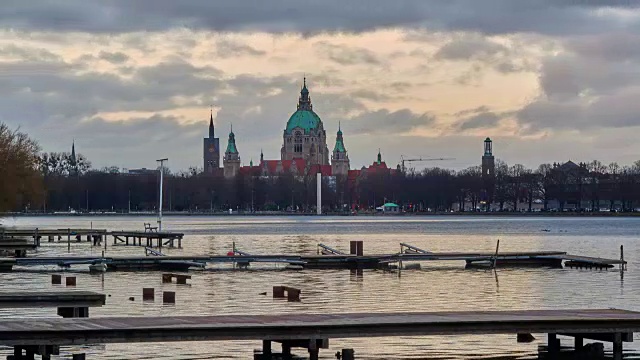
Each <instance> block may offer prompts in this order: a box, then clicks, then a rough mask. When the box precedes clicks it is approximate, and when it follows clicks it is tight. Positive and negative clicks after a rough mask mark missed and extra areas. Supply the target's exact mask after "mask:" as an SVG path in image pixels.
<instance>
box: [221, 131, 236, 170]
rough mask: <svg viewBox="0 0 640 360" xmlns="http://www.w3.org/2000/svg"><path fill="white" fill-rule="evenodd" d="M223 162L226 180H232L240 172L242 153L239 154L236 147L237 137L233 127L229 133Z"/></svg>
mask: <svg viewBox="0 0 640 360" xmlns="http://www.w3.org/2000/svg"><path fill="white" fill-rule="evenodd" d="M222 162H223V166H224V177H225V178H232V177H234V176H236V175H237V174H238V172H239V171H240V153H238V148H237V147H236V135H235V134H234V133H233V127H231V131H230V132H229V140H228V141H227V150H226V151H225V152H224V158H223V159H222Z"/></svg>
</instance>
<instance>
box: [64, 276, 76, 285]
mask: <svg viewBox="0 0 640 360" xmlns="http://www.w3.org/2000/svg"><path fill="white" fill-rule="evenodd" d="M65 281H66V282H67V286H76V277H75V276H69V277H67V278H66V279H65Z"/></svg>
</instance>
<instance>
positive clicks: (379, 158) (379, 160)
mask: <svg viewBox="0 0 640 360" xmlns="http://www.w3.org/2000/svg"><path fill="white" fill-rule="evenodd" d="M380 164H382V154H380V149H379V148H378V165H380Z"/></svg>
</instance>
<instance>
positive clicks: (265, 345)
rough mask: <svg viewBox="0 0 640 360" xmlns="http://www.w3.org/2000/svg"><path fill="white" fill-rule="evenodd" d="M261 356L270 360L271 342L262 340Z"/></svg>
mask: <svg viewBox="0 0 640 360" xmlns="http://www.w3.org/2000/svg"><path fill="white" fill-rule="evenodd" d="M262 355H263V356H264V357H266V358H269V359H270V358H271V340H262Z"/></svg>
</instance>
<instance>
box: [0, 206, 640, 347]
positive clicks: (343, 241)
mask: <svg viewBox="0 0 640 360" xmlns="http://www.w3.org/2000/svg"><path fill="white" fill-rule="evenodd" d="M144 222H152V223H153V222H155V218H152V217H137V216H130V217H126V216H103V217H99V216H91V217H82V216H70V217H60V216H51V217H17V218H4V219H3V220H2V223H3V224H4V225H5V226H21V227H39V228H67V227H70V228H74V227H75V228H80V227H81V228H88V227H93V228H101V229H109V230H142V229H143V223H144ZM163 227H164V230H170V231H180V232H184V233H185V238H184V240H183V242H182V243H183V248H182V249H166V248H163V252H166V253H167V254H169V255H181V254H199V255H204V254H226V253H227V252H228V251H230V250H231V249H232V246H233V244H234V243H235V245H236V247H237V248H238V249H240V250H243V251H246V252H248V253H252V254H315V253H316V251H317V244H318V243H323V244H326V245H329V246H331V247H334V248H337V249H339V250H344V251H346V252H348V250H349V241H351V240H363V241H364V252H365V254H367V253H392V252H398V251H399V249H400V245H399V243H400V242H406V243H409V244H412V245H415V246H417V247H420V248H423V249H426V250H430V251H486V252H491V251H495V246H496V240H498V239H499V240H500V251H542V250H559V251H567V252H569V253H573V254H581V255H588V256H601V257H610V258H618V257H619V256H620V254H619V251H620V250H619V248H620V245H624V248H625V259H626V260H627V261H628V262H629V265H628V271H627V272H625V273H624V276H623V277H622V276H621V274H620V272H619V271H618V270H617V268H616V269H611V270H609V271H596V270H576V269H533V268H522V269H500V268H498V270H497V273H496V274H497V276H496V274H494V272H493V271H486V270H465V269H464V263H463V262H438V263H423V264H422V268H421V269H419V270H404V271H402V272H401V273H399V272H397V271H382V270H364V271H363V272H362V276H358V275H355V274H352V273H351V272H350V271H348V270H301V271H288V270H287V271H284V267H283V265H265V264H262V265H257V266H255V267H254V266H252V270H246V271H245V270H231V269H230V267H229V266H226V265H217V266H215V267H213V268H211V269H208V270H207V271H203V272H194V273H193V274H192V275H193V278H192V279H191V280H190V281H191V285H189V286H184V285H176V284H162V281H161V276H160V272H157V271H149V272H108V273H106V274H101V275H94V274H89V272H88V270H87V269H86V268H83V267H80V268H78V269H77V270H72V272H74V273H75V275H76V276H77V277H78V280H77V282H78V285H77V289H82V290H94V291H99V292H104V293H106V294H108V295H109V297H108V298H107V305H106V306H104V307H102V308H92V309H91V317H100V316H116V315H128V316H150V315H154V316H163V315H205V314H210V315H216V314H274V313H303V312H308V313H321V312H390V311H450V310H507V309H562V308H610V307H615V308H622V309H627V310H636V311H640V302H638V301H637V299H638V298H639V295H640V275H639V274H640V273H639V272H638V269H637V267H636V266H637V265H636V257H637V254H638V251H639V250H640V242H639V241H637V238H638V236H639V234H640V218H637V217H635V218H631V217H630V218H624V217H620V218H617V217H616V218H573V217H559V218H551V217H502V216H500V217H491V216H420V217H413V216H412V217H409V216H406V217H358V216H355V217H311V216H308V217H307V216H304V217H303V216H294V217H279V216H273V217H271V216H260V217H250V216H168V217H165V218H164V222H163ZM102 250H103V248H99V247H95V248H92V247H91V246H90V244H89V243H87V242H82V243H72V244H71V251H70V252H71V254H73V255H87V254H92V255H98V254H100V253H101V251H102ZM55 254H65V255H67V254H68V252H67V244H66V243H59V244H57V243H53V244H50V243H46V241H43V246H42V247H41V248H40V249H39V250H38V251H37V253H35V254H30V255H29V256H50V255H55ZM107 255H109V256H118V255H144V249H143V248H140V247H113V246H111V243H109V246H108V249H107ZM405 265H406V264H405ZM56 271H58V269H56V268H55V267H49V268H46V267H43V268H40V269H35V270H34V269H26V268H24V269H20V271H14V272H12V273H0V282H1V283H2V291H11V290H34V291H35V290H54V289H60V290H61V289H62V288H60V286H59V285H51V281H50V277H51V274H52V273H55V272H56ZM274 285H289V286H294V287H297V288H300V289H302V301H301V302H299V303H288V302H286V301H282V300H277V299H276V300H274V299H272V298H271V296H270V295H271V288H272V286H274ZM143 287H154V288H156V290H157V291H160V290H168V291H176V299H177V300H176V304H175V306H163V305H162V304H161V301H160V302H158V300H157V297H156V302H155V303H143V302H142V288H143ZM263 292H267V293H268V296H263V295H260V294H261V293H263ZM132 296H133V297H135V300H134V301H130V300H129V297H132ZM54 314H55V309H30V310H22V309H6V310H0V316H2V317H3V318H9V317H11V318H20V317H26V316H29V317H47V316H53V315H54ZM534 336H536V339H537V340H536V341H535V342H534V343H528V344H518V343H516V336H515V334H514V335H492V336H454V337H402V338H398V337H396V338H374V339H331V340H330V349H329V350H323V351H321V353H320V357H321V358H322V359H335V357H334V353H335V352H336V351H337V350H339V349H342V348H353V349H354V350H355V353H356V358H357V359H498V358H499V359H532V358H537V356H538V349H537V346H538V345H542V344H546V336H543V335H541V334H534ZM638 339H640V338H637V339H636V340H638ZM564 341H565V342H566V343H567V344H568V345H569V344H572V342H571V341H570V340H568V339H566V340H564ZM254 348H256V349H257V348H260V343H259V342H246V341H236V342H217V343H213V342H197V343H196V342H193V343H189V342H184V343H169V344H162V343H148V344H113V345H111V344H110V345H106V346H105V345H91V346H87V347H83V348H82V349H83V351H84V352H86V353H87V358H88V359H123V358H126V359H250V358H252V354H253V352H252V349H254ZM275 349H276V350H277V349H278V346H276V347H275ZM605 349H606V350H608V351H610V350H611V348H610V346H609V344H606V343H605ZM1 350H2V351H0V353H2V356H6V355H8V354H9V350H8V349H7V348H5V349H1ZM62 350H63V352H64V353H65V354H67V355H68V354H69V353H71V352H79V351H78V350H79V348H76V349H69V348H63V349H62ZM637 350H640V345H635V343H631V344H625V357H627V358H640V355H637V356H636V353H638V351H637ZM294 353H296V354H298V355H306V353H305V352H304V351H301V350H299V349H298V350H297V351H294ZM67 357H68V358H70V356H67ZM63 358H64V357H63Z"/></svg>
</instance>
